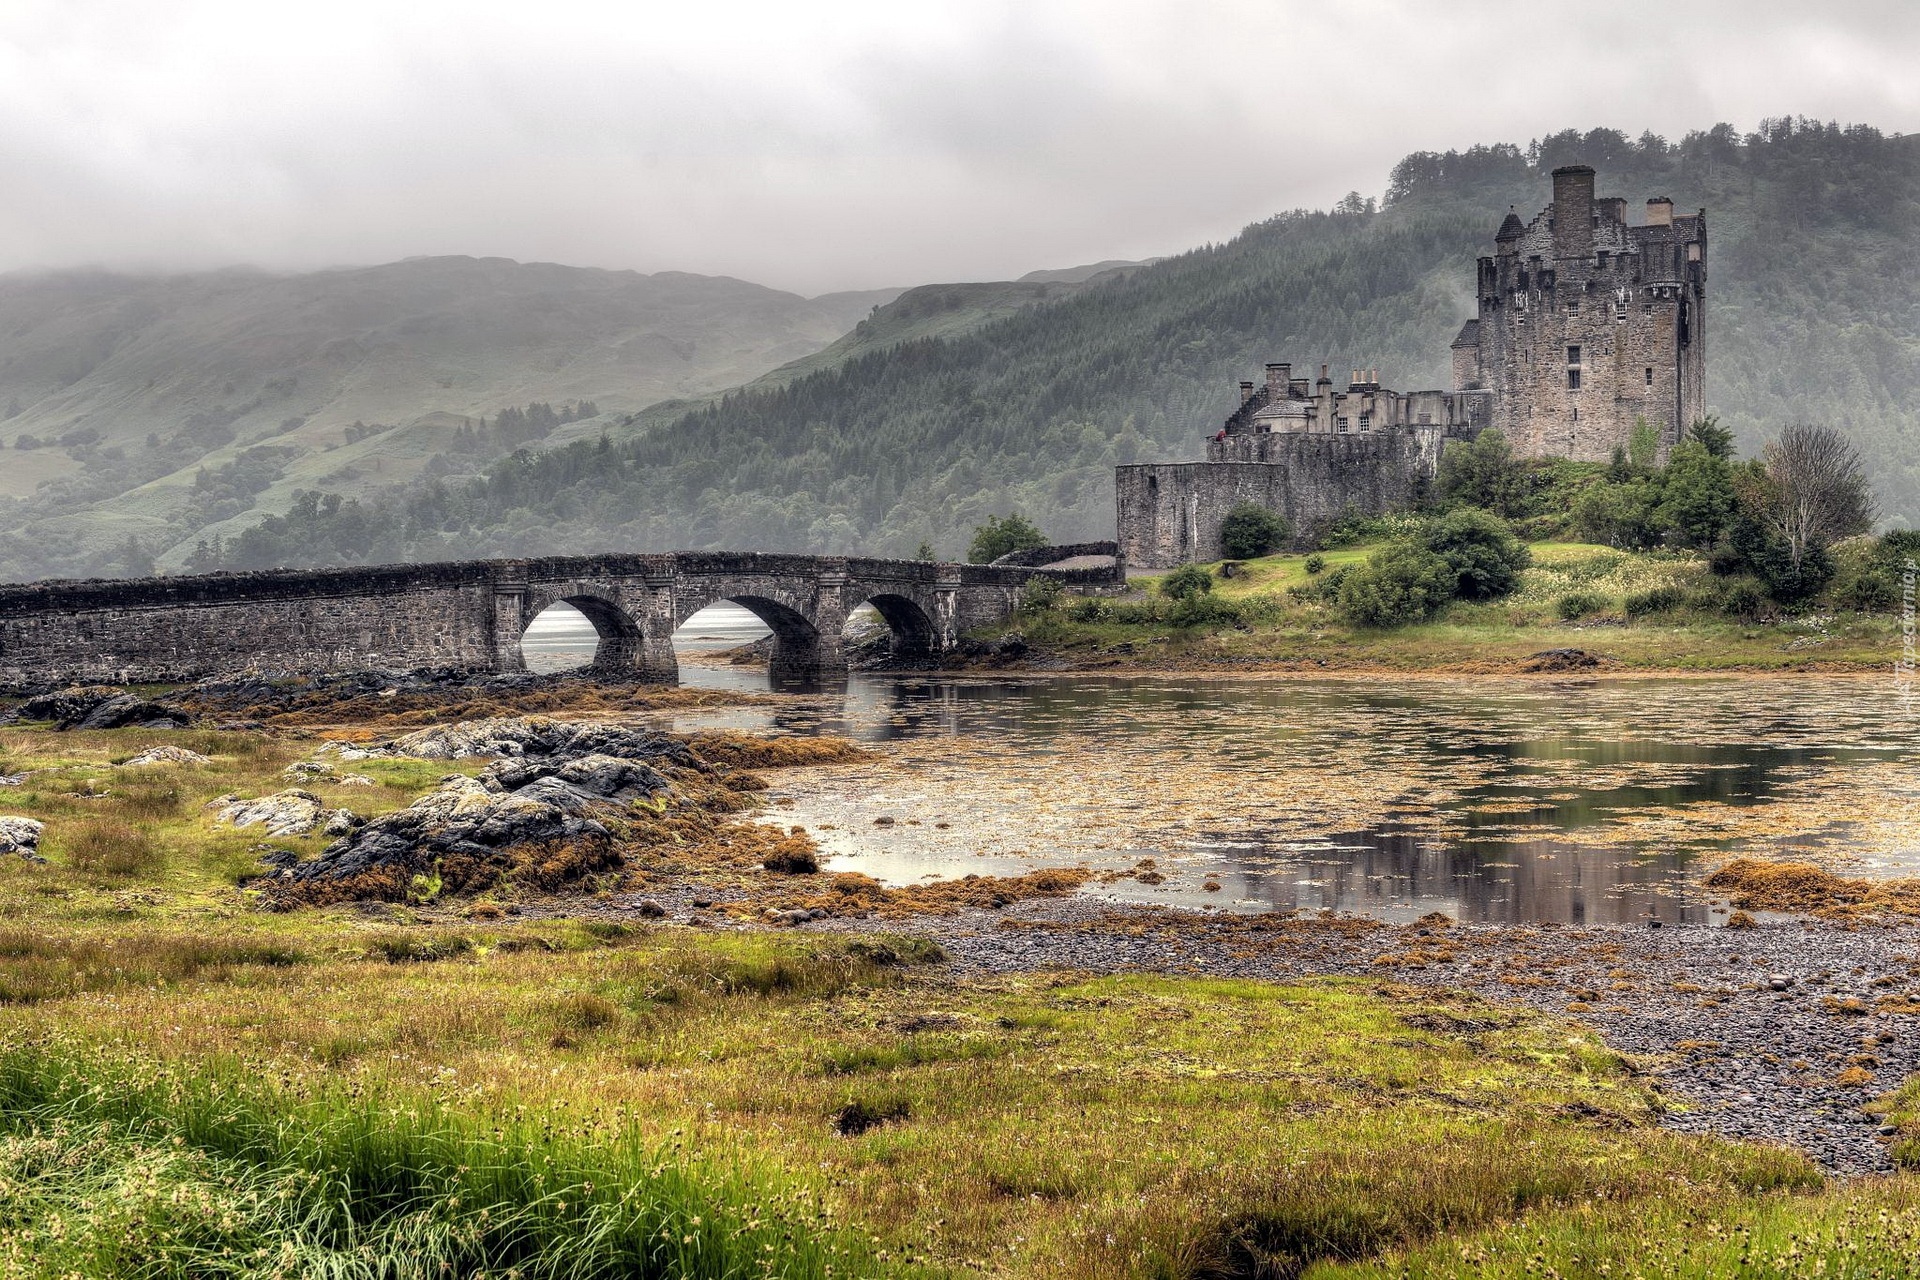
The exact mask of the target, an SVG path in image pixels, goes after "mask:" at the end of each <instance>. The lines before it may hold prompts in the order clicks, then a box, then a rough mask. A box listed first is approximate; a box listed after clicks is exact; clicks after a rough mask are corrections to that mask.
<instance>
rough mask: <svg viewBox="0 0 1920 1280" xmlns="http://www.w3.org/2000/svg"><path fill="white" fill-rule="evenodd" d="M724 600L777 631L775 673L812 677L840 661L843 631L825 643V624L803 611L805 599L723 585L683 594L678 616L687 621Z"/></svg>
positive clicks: (676, 610) (678, 619)
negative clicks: (710, 590) (818, 623)
mask: <svg viewBox="0 0 1920 1280" xmlns="http://www.w3.org/2000/svg"><path fill="white" fill-rule="evenodd" d="M723 601H724V602H726V603H728V604H737V605H739V606H740V607H741V608H742V609H745V610H746V611H747V612H748V613H751V614H752V615H753V616H754V617H756V618H758V619H760V621H761V622H763V623H764V624H766V628H767V630H769V631H771V632H773V656H772V658H771V659H770V661H769V662H768V667H769V668H770V670H771V671H772V673H773V674H774V675H776V676H796V677H812V676H816V675H818V674H819V673H820V672H821V671H822V670H825V669H827V668H830V667H833V666H835V665H837V659H838V657H839V645H838V641H839V632H838V631H835V632H834V633H833V636H832V638H831V642H830V643H828V644H825V645H823V644H822V630H821V628H820V627H819V626H818V625H817V624H816V623H815V621H814V619H813V618H811V617H809V616H808V614H807V613H806V612H804V611H803V609H804V606H805V604H806V603H808V602H805V601H800V600H793V601H787V600H781V599H778V598H776V597H775V596H774V595H772V594H763V593H762V592H760V591H756V590H752V589H743V590H739V591H726V590H725V588H724V587H722V588H721V589H720V591H716V592H714V593H712V594H711V595H709V593H707V592H699V593H697V594H692V593H690V594H685V595H682V596H680V597H679V598H678V599H677V600H676V601H675V607H674V614H675V620H676V622H679V623H682V624H684V623H685V622H686V621H687V620H688V619H689V618H691V617H693V616H694V615H695V614H697V613H699V612H700V611H701V610H702V609H705V608H706V607H707V606H708V605H713V604H719V603H721V602H723ZM828 650H831V652H828Z"/></svg>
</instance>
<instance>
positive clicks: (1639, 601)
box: [1621, 586, 1685, 618]
mask: <svg viewBox="0 0 1920 1280" xmlns="http://www.w3.org/2000/svg"><path fill="white" fill-rule="evenodd" d="M1684 599H1685V596H1684V595H1683V594H1682V593H1681V591H1680V589H1679V588H1678V587H1670V586H1669V587H1649V588H1647V590H1645V591H1635V592H1633V593H1631V594H1630V595H1628V596H1627V598H1626V599H1625V600H1624V601H1622V602H1621V607H1622V608H1623V609H1624V610H1625V611H1626V615H1627V616H1628V617H1629V618H1650V617H1652V616H1653V615H1654V614H1656V613H1671V612H1672V611H1673V610H1675V609H1677V608H1679V607H1680V605H1681V603H1682V601H1683V600H1684Z"/></svg>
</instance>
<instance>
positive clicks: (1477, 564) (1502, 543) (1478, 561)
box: [1420, 507, 1533, 600]
mask: <svg viewBox="0 0 1920 1280" xmlns="http://www.w3.org/2000/svg"><path fill="white" fill-rule="evenodd" d="M1420 544H1421V546H1423V547H1424V548H1425V549H1426V550H1427V551H1430V552H1432V553H1433V554H1434V555H1436V556H1438V557H1440V559H1442V560H1444V561H1445V562H1446V564H1447V567H1448V568H1449V569H1451V570H1452V571H1453V574H1454V588H1453V592H1452V594H1453V595H1455V596H1458V597H1459V598H1460V599H1462V600H1495V599H1498V598H1499V597H1501V596H1504V595H1508V594H1510V593H1511V592H1512V591H1513V589H1514V588H1515V587H1517V586H1519V585H1520V574H1521V572H1522V571H1523V570H1525V569H1526V567H1527V566H1528V565H1530V564H1532V563H1533V553H1532V552H1530V551H1528V550H1527V548H1526V544H1525V543H1523V542H1521V541H1520V540H1519V539H1518V538H1516V537H1514V536H1513V530H1512V529H1511V528H1509V527H1508V525H1507V522H1506V521H1504V520H1502V519H1501V518H1500V517H1498V516H1496V515H1494V514H1492V513H1491V512H1488V511H1482V510H1480V509H1479V508H1477V507H1463V508H1461V509H1460V510H1458V511H1452V512H1449V513H1448V514H1447V515H1445V516H1442V517H1441V518H1440V519H1439V520H1437V521H1435V522H1434V523H1433V524H1432V525H1430V526H1428V528H1427V530H1426V531H1425V533H1424V534H1423V535H1422V536H1421V538H1420Z"/></svg>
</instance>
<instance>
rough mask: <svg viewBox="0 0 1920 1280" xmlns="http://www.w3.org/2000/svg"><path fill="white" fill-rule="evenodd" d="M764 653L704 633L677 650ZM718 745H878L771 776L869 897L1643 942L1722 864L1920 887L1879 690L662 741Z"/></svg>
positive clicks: (1050, 704)
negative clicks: (886, 886)
mask: <svg viewBox="0 0 1920 1280" xmlns="http://www.w3.org/2000/svg"><path fill="white" fill-rule="evenodd" d="M734 614H738V615H739V616H738V617H734V616H732V615H734ZM757 628H758V624H757V622H756V621H755V620H754V619H753V618H752V615H750V614H747V613H745V611H744V610H739V609H737V608H733V607H731V606H727V607H724V608H716V609H714V610H709V611H708V612H707V613H706V614H703V615H701V616H700V617H697V618H696V619H695V620H694V622H692V623H690V624H689V625H688V626H687V627H684V628H682V636H680V637H676V645H677V646H679V647H682V648H683V649H684V650H687V651H689V652H693V651H696V650H698V649H701V648H708V649H720V648H727V647H731V646H732V645H734V644H739V643H743V642H744V640H746V639H752V638H754V637H755V635H756V634H758V633H759V632H758V630H757ZM701 637H709V638H706V639H703V638H701ZM682 682H683V683H685V684H688V685H700V686H707V687H726V688H735V689H747V690H765V689H767V687H768V686H767V676H766V673H765V672H764V670H762V669H757V668H738V667H727V666H721V665H713V664H711V663H709V664H700V663H697V662H689V663H687V664H685V665H684V666H683V668H682ZM716 722H718V723H724V724H730V725H735V726H738V727H742V728H750V729H784V730H789V731H794V732H804V733H834V734H842V735H845V736H848V737H852V738H855V739H859V740H862V741H867V742H873V743H885V744H888V748H887V753H886V758H885V759H884V760H882V761H879V762H876V763H874V764H869V765H854V766H839V767H834V768H828V769H818V770H807V771H801V772H799V773H797V774H792V775H788V777H787V781H788V782H789V784H790V785H789V792H788V794H789V797H790V798H791V800H792V802H793V803H792V805H791V807H789V808H783V809H782V810H781V811H780V816H781V818H782V820H784V821H792V822H797V823H801V824H804V825H806V826H807V827H808V828H809V829H810V830H812V831H813V832H814V834H815V835H816V836H817V837H818V838H819V839H820V841H821V843H822V845H823V846H824V847H825V848H826V849H827V850H828V852H829V853H830V854H831V855H832V860H831V862H830V863H829V867H830V869H832V870H857V871H862V872H865V873H867V874H869V875H874V876H877V877H879V878H881V879H883V880H885V881H888V882H889V883H906V882H911V881H914V880H917V879H922V878H927V877H932V876H943V877H944V876H952V875H964V874H967V873H970V872H978V873H981V874H996V875H1006V874H1018V873H1020V872H1023V871H1026V870H1030V869H1034V868H1037V867H1042V866H1060V865H1075V864H1080V863H1084V864H1086V865H1089V866H1092V867H1095V868H1099V869H1103V870H1110V871H1116V872H1122V871H1132V870H1134V869H1136V868H1137V866H1138V864H1139V862H1140V860H1141V859H1146V858H1150V859H1153V861H1154V863H1155V866H1154V871H1155V872H1156V873H1157V874H1159V875H1162V876H1164V878H1165V879H1164V882H1163V883H1160V884H1148V883H1142V882H1141V881H1140V880H1138V879H1123V880H1116V881H1113V882H1111V883H1108V884H1104V885H1097V886H1094V887H1093V888H1091V889H1090V890H1089V892H1092V893H1097V894H1101V895H1105V896H1108V897H1112V898H1116V899H1122V900H1128V901H1140V902H1163V903H1178V904H1181V905H1192V906H1209V907H1215V908H1218V909H1222V910H1243V911H1244V910H1265V909H1271V908H1275V907H1280V908H1288V907H1297V908H1302V909H1307V910H1316V909H1321V908H1332V909H1335V910H1340V911H1350V912H1356V913H1364V914H1368V915H1375V916H1381V917H1384V918H1388V919H1395V920H1405V919H1410V918H1413V917H1417V916H1419V915H1421V914H1424V913H1425V912H1427V911H1434V910H1438V911H1444V912H1446V913H1447V914H1448V915H1450V916H1453V917H1454V918H1456V919H1463V920H1470V921H1486V922H1499V921H1535V922H1538V921H1560V922H1564V923H1603V922H1606V923H1635V922H1644V921H1645V920H1648V919H1659V920H1662V921H1667V922H1680V921H1703V922H1718V921H1721V920H1724V919H1725V910H1724V904H1720V903H1716V902H1714V901H1713V900H1712V899H1711V897H1710V896H1709V895H1707V894H1704V893H1702V892H1701V891H1700V890H1698V889H1697V888H1696V887H1695V886H1696V882H1697V879H1698V874H1699V863H1700V861H1701V860H1702V859H1703V858H1706V859H1717V858H1720V857H1724V856H1725V855H1726V854H1727V853H1729V852H1746V851H1752V852H1759V853H1764V854H1767V855H1769V856H1776V857H1778V856H1789V857H1809V858H1812V859H1814V860H1817V861H1820V862H1823V863H1826V864H1828V865H1831V866H1834V867H1835V868H1836V869H1842V870H1845V871H1847V872H1848V873H1849V874H1859V875H1892V874H1905V875H1913V874H1920V734H1916V729H1920V725H1916V724H1915V723H1914V722H1912V721H1911V720H1909V718H1908V714H1907V712H1906V711H1905V710H1904V709H1903V708H1902V707H1901V705H1900V702H1899V699H1898V697H1897V693H1896V690H1895V689H1894V688H1893V687H1892V685H1891V684H1890V682H1888V681H1887V680H1884V679H1878V678H1872V677H1868V678H1845V677H1799V678H1792V679H1786V678H1768V679H1740V678H1726V679H1651V680H1648V679H1642V680H1573V679H1569V680H1516V679H1504V680H1503V679H1467V678H1460V679H1445V678H1389V677H1366V678H1348V679H1319V680H1307V679H1276V678H1260V677H1246V678H1221V677H1211V676H1161V675H1146V676H1123V677H1098V676H1088V675H1064V676H1055V677H1020V678H1007V679H981V678H962V677H946V676H926V675H908V674H864V675H863V674H856V675H854V676H852V677H851V678H850V679H849V680H848V681H847V682H846V684H845V685H844V686H842V687H836V688H829V689H826V690H823V691H817V692H812V693H801V694H794V693H785V694H781V695H778V696H777V697H775V698H773V699H770V700H769V702H768V703H767V704H766V705H765V706H757V707H753V708H744V709H743V708H731V709H727V710H725V711H721V712H717V713H697V714H695V715H691V716H687V717H682V719H681V724H682V726H683V727H688V728H691V727H698V726H699V725H711V724H714V723H716ZM876 819H890V820H891V821H886V822H877V821H876ZM1210 883H1211V884H1213V885H1216V886H1218V887H1217V888H1215V889H1212V890H1209V889H1208V888H1206V886H1207V885H1208V884H1210Z"/></svg>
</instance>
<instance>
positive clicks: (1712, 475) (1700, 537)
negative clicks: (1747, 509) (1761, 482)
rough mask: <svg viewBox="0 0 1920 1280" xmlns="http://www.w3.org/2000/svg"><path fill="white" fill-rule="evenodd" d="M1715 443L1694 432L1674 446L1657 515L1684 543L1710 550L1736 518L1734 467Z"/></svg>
mask: <svg viewBox="0 0 1920 1280" xmlns="http://www.w3.org/2000/svg"><path fill="white" fill-rule="evenodd" d="M1702 425H1704V424H1702V423H1695V424H1694V427H1695V429H1696V430H1698V428H1699V427H1700V426H1702ZM1716 430H1717V428H1716ZM1728 439H1729V441H1730V440H1731V436H1729V437H1728ZM1714 447H1715V446H1714V444H1713V443H1711V442H1709V441H1708V440H1703V439H1702V438H1701V437H1700V436H1698V435H1691V436H1690V438H1689V439H1687V440H1685V441H1682V442H1681V443H1680V444H1677V445H1675V446H1674V449H1673V456H1672V458H1671V459H1670V460H1669V461H1668V463H1667V473H1666V478H1665V483H1664V484H1663V485H1662V486H1661V490H1660V506H1659V508H1658V509H1657V510H1656V511H1655V513H1654V517H1655V521H1656V523H1658V524H1659V525H1660V526H1662V527H1663V528H1665V529H1667V530H1669V531H1670V532H1671V533H1672V534H1673V537H1674V540H1675V541H1677V542H1679V543H1680V544H1681V545H1682V546H1687V547H1698V548H1700V549H1702V550H1710V549H1711V548H1712V547H1713V545H1714V544H1715V543H1716V542H1718V541H1720V535H1721V534H1723V533H1725V532H1726V530H1727V525H1728V524H1729V523H1730V522H1731V521H1732V519H1733V508H1734V495H1733V468H1732V467H1731V466H1729V465H1728V462H1727V456H1726V455H1725V454H1719V453H1715V452H1714ZM1728 447H1729V448H1730V447H1731V444H1730V443H1729V446H1728Z"/></svg>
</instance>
